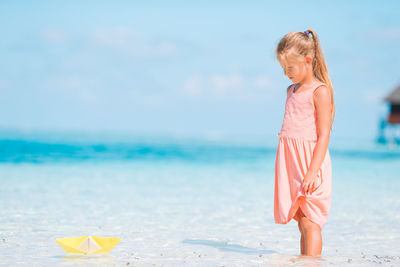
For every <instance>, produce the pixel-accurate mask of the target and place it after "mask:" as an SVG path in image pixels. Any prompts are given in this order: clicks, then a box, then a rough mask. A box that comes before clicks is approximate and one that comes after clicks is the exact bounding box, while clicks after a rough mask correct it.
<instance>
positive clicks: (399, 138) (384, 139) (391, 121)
mask: <svg viewBox="0 0 400 267" xmlns="http://www.w3.org/2000/svg"><path fill="white" fill-rule="evenodd" d="M384 100H385V101H386V102H388V103H389V114H388V115H387V116H386V117H385V118H381V120H380V123H379V129H378V138H377V139H376V141H377V142H378V143H381V144H386V143H390V144H397V145H400V85H399V86H398V87H397V88H396V89H394V91H392V92H391V93H390V94H389V95H388V96H386V97H385V98H384Z"/></svg>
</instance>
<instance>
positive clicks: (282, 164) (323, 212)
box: [274, 83, 332, 230]
mask: <svg viewBox="0 0 400 267" xmlns="http://www.w3.org/2000/svg"><path fill="white" fill-rule="evenodd" d="M321 85H323V83H321V84H318V85H317V86H315V87H313V88H309V89H307V90H305V91H301V92H293V89H294V88H295V84H293V85H291V87H290V89H289V92H288V94H287V98H286V104H285V115H284V118H283V123H282V128H281V131H280V132H279V133H278V136H279V144H278V148H277V152H276V161H275V193H274V217H275V223H279V224H286V223H288V222H289V221H290V220H291V219H292V218H294V219H295V220H296V221H298V218H296V217H295V216H294V215H295V214H296V212H297V209H298V208H299V207H300V208H301V210H302V211H303V213H304V215H305V216H306V217H307V218H308V219H309V220H311V221H312V222H314V223H316V224H318V225H319V226H320V228H321V230H322V228H323V227H324V225H325V223H326V221H327V220H328V215H329V210H330V205H331V192H332V168H331V158H330V155H329V149H328V150H327V152H326V154H325V158H324V160H323V162H322V165H321V167H320V169H319V170H318V176H317V177H318V180H317V181H318V184H317V189H316V190H315V191H314V192H312V193H304V190H303V188H302V181H303V179H304V177H305V175H306V173H307V170H308V168H309V167H310V163H311V159H312V156H313V152H314V148H315V145H316V144H317V138H318V132H317V113H316V109H315V107H314V102H313V93H314V92H315V90H316V89H317V88H318V87H319V86H321Z"/></svg>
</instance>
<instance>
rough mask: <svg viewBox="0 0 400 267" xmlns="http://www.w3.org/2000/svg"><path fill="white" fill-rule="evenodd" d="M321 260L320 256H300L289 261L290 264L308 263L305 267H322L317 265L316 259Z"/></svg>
mask: <svg viewBox="0 0 400 267" xmlns="http://www.w3.org/2000/svg"><path fill="white" fill-rule="evenodd" d="M320 258H321V255H317V256H306V255H301V256H297V257H295V258H291V259H290V261H291V262H304V263H308V264H307V265H305V266H322V265H320V264H319V263H318V259H320Z"/></svg>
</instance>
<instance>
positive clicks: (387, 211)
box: [0, 134, 400, 266]
mask: <svg viewBox="0 0 400 267" xmlns="http://www.w3.org/2000/svg"><path fill="white" fill-rule="evenodd" d="M277 143H278V137H277V136H272V137H268V136H267V137H265V139H263V140H261V141H260V140H245V141H243V140H235V139H219V140H209V139H206V138H203V139H202V138H196V139H195V138H175V137H152V138H149V137H131V136H124V137H121V136H119V137H113V136H102V137H99V136H90V135H68V134H65V135H63V134H58V135H51V134H42V135H33V134H32V135H28V134H25V135H4V134H3V135H2V136H1V140H0V179H1V187H0V266H375V265H376V266H378V265H379V266H399V265H400V251H399V247H400V227H399V225H400V215H399V213H398V211H399V210H400V197H399V193H398V192H399V188H400V179H399V171H400V148H396V147H387V146H383V145H376V144H374V143H372V142H370V141H368V142H367V141H362V140H338V139H335V137H334V136H333V137H331V143H330V146H329V150H330V153H331V159H332V170H333V181H332V182H333V191H332V207H331V213H330V217H329V220H328V223H327V224H326V226H325V227H324V229H323V232H322V235H323V252H322V258H321V259H320V260H319V261H316V262H304V261H297V262H292V261H291V260H290V259H292V258H295V257H296V256H297V255H299V238H300V234H299V232H298V229H297V223H296V222H295V221H294V220H293V221H291V222H290V223H289V224H287V225H277V224H275V223H274V219H273V190H274V160H275V153H276V146H277ZM87 235H95V236H110V237H111V236H113V237H119V238H121V239H122V241H121V243H119V244H118V245H117V246H116V247H115V248H114V249H113V250H112V251H111V252H110V253H106V254H99V255H79V254H68V253H66V252H65V251H64V250H63V249H62V248H61V247H60V246H59V245H58V244H57V243H56V242H55V240H56V239H57V238H61V237H75V236H87Z"/></svg>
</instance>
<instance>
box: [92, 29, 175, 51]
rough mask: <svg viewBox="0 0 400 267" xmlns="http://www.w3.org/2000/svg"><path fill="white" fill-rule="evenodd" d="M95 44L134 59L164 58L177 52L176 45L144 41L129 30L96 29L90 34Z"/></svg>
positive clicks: (167, 42)
mask: <svg viewBox="0 0 400 267" xmlns="http://www.w3.org/2000/svg"><path fill="white" fill-rule="evenodd" d="M92 39H93V40H94V42H95V43H97V44H100V45H104V46H108V47H112V48H116V49H118V50H120V51H122V52H125V53H128V54H130V55H133V56H136V57H165V56H172V55H174V54H175V53H176V52H177V48H176V45H175V44H173V43H171V42H169V41H166V40H161V41H151V40H146V39H144V38H142V37H141V36H139V35H138V34H136V33H135V32H134V31H133V30H132V29H131V28H125V27H117V28H112V29H98V30H96V31H94V33H93V34H92Z"/></svg>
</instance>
